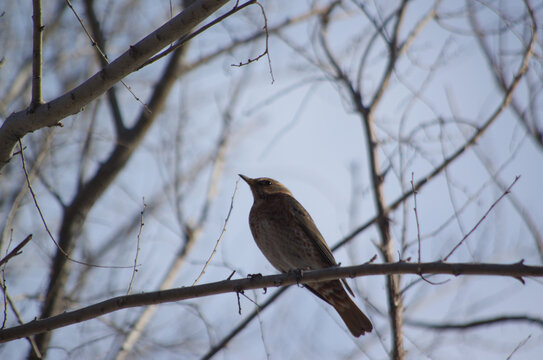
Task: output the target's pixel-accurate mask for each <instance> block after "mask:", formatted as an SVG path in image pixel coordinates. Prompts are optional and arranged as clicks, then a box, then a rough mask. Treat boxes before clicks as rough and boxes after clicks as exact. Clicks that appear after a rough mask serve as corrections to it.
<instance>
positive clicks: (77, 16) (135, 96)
mask: <svg viewBox="0 0 543 360" xmlns="http://www.w3.org/2000/svg"><path fill="white" fill-rule="evenodd" d="M65 1H66V5H68V7H69V8H70V9H71V10H72V12H73V13H74V15H75V17H76V18H77V21H79V24H80V25H81V27H82V28H83V31H85V34H86V35H87V37H88V38H89V40H90V41H91V45H92V47H94V48H95V49H96V51H98V54H100V56H101V57H102V59H104V61H105V62H106V64H109V59H108V58H107V55H106V54H105V53H104V52H103V51H102V49H101V48H100V45H99V44H98V43H97V42H96V41H95V40H94V38H93V37H92V35H91V33H90V32H89V30H87V27H86V26H85V24H83V20H82V19H81V17H80V16H79V14H78V13H77V11H75V9H74V7H73V5H72V3H71V2H70V0H65ZM120 83H121V84H123V86H124V87H125V89H126V90H128V92H129V93H130V94H132V96H133V97H134V99H135V100H136V101H137V102H139V103H140V104H141V105H143V107H144V108H145V110H147V111H148V112H149V113H151V109H150V108H149V106H147V104H145V103H144V102H143V101H142V100H141V99H140V98H139V97H138V96H137V95H136V93H134V91H132V88H131V87H130V86H128V85H127V84H126V83H125V82H124V80H120Z"/></svg>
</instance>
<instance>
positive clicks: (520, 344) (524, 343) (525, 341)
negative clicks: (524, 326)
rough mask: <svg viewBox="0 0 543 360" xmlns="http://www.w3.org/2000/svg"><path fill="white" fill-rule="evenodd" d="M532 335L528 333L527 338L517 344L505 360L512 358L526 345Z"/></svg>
mask: <svg viewBox="0 0 543 360" xmlns="http://www.w3.org/2000/svg"><path fill="white" fill-rule="evenodd" d="M531 337H532V335H531V334H530V335H528V337H527V338H526V339H524V340H522V341H521V342H520V343H519V344H518V345H517V346H515V348H514V349H513V351H512V352H511V354H509V356H508V357H507V358H506V359H505V360H510V359H511V358H512V357H513V355H514V354H515V353H516V352H517V350H518V349H520V348H521V347H523V346H524V345H526V343H527V342H528V340H530V338H531Z"/></svg>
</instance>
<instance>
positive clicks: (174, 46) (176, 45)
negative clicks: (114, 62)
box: [137, 0, 256, 70]
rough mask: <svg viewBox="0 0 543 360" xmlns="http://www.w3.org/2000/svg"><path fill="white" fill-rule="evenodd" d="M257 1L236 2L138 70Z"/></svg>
mask: <svg viewBox="0 0 543 360" xmlns="http://www.w3.org/2000/svg"><path fill="white" fill-rule="evenodd" d="M254 3H256V0H250V1H247V2H246V3H244V4H241V5H238V3H237V2H236V5H235V6H234V8H233V9H232V10H230V11H228V12H227V13H226V14H224V15H221V16H219V17H218V18H216V19H215V20H213V21H211V22H210V23H208V24H206V25H204V26H202V27H201V28H199V29H198V30H196V31H194V32H192V33H190V34H188V35H185V36H183V37H182V38H181V39H179V40H178V41H177V43H175V44H174V45H172V46H170V47H169V48H168V49H166V50H164V51H163V52H161V53H160V54H158V55H155V56H153V57H152V58H150V59H149V60H147V61H146V62H144V63H143V64H141V66H140V67H138V69H137V70H141V69H142V68H144V67H146V66H147V65H151V64H152V63H154V62H155V61H157V60H160V59H162V58H163V57H164V56H166V55H168V54H169V53H171V52H172V51H175V50H177V49H178V48H180V47H181V46H183V45H184V44H185V43H186V42H188V41H189V40H191V39H192V38H194V37H195V36H197V35H199V34H201V33H203V32H204V31H206V30H207V29H209V28H210V27H212V26H213V25H216V24H218V23H220V22H221V21H223V20H224V19H226V18H227V17H229V16H231V15H233V14H235V13H237V12H238V11H240V10H242V9H244V8H246V7H247V6H249V5H252V4H254Z"/></svg>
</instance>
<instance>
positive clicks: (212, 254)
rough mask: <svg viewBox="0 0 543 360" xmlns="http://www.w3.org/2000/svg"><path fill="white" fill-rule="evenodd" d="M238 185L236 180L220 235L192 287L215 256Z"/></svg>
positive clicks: (228, 218) (224, 231) (230, 212)
mask: <svg viewBox="0 0 543 360" xmlns="http://www.w3.org/2000/svg"><path fill="white" fill-rule="evenodd" d="M238 183H239V180H236V186H235V188H234V192H233V193H232V200H231V201H230V209H229V210H228V214H227V215H226V219H224V225H223V227H222V231H221V234H220V235H219V238H218V239H217V242H216V243H215V247H214V248H213V251H212V252H211V255H209V258H208V259H207V261H206V263H205V265H204V267H203V269H202V271H201V272H200V275H198V277H197V278H196V280H194V282H193V283H192V286H194V285H196V284H197V283H198V281H200V279H201V278H202V276H204V274H205V272H206V269H207V267H208V265H209V263H210V262H211V259H213V256H215V253H216V252H217V249H218V247H219V244H220V242H221V240H222V238H223V236H224V234H225V233H226V226H227V225H228V220H230V214H232V209H233V208H234V198H235V196H236V192H237V191H238Z"/></svg>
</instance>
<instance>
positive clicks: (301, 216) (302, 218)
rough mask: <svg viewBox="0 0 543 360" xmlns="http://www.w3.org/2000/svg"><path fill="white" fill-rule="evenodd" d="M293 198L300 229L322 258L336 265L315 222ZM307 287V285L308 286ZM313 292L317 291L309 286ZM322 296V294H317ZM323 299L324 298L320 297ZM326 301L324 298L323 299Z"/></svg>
mask: <svg viewBox="0 0 543 360" xmlns="http://www.w3.org/2000/svg"><path fill="white" fill-rule="evenodd" d="M292 199H293V200H294V201H293V202H292V210H293V211H294V213H295V214H296V215H298V216H294V218H295V219H296V224H297V225H298V226H299V227H300V228H301V229H302V231H303V232H304V233H305V234H306V235H307V236H308V237H309V238H310V239H311V240H312V241H313V243H314V244H315V245H316V246H317V249H318V251H319V253H320V254H321V257H322V260H323V261H324V262H325V263H326V264H327V265H329V266H337V262H336V259H334V255H333V254H332V251H331V250H330V248H329V247H328V245H327V244H326V241H324V238H323V237H322V235H321V233H320V231H319V229H317V225H315V222H314V221H313V219H312V218H311V215H309V213H308V212H307V210H306V209H305V208H304V207H303V206H302V204H300V203H299V202H298V201H297V200H296V199H294V197H292ZM341 282H342V283H343V285H344V286H345V288H346V289H347V291H348V292H349V293H350V294H351V295H352V296H354V293H353V291H352V290H351V288H350V286H349V285H348V284H347V281H345V279H341ZM308 288H309V287H308ZM309 290H311V291H312V292H313V293H315V294H317V295H318V293H317V292H316V291H315V290H313V289H311V288H309ZM318 296H319V297H321V298H322V296H320V295H318ZM322 299H323V300H324V298H322ZM325 301H326V300H325Z"/></svg>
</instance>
